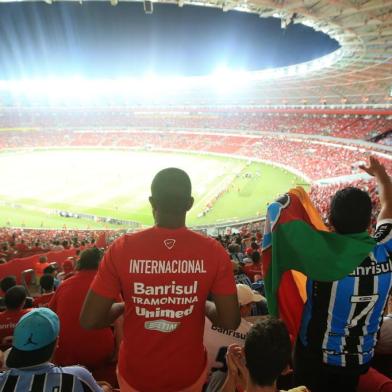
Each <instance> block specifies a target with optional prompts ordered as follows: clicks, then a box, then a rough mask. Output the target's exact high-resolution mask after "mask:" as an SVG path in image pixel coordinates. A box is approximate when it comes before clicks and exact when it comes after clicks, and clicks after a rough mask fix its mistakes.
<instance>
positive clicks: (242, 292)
mask: <svg viewBox="0 0 392 392" xmlns="http://www.w3.org/2000/svg"><path fill="white" fill-rule="evenodd" d="M237 296H238V302H239V304H240V305H248V304H250V303H252V302H260V301H261V300H262V299H263V296H262V295H260V294H259V293H257V292H255V291H253V290H252V289H251V288H250V287H249V286H247V285H246V284H242V283H238V284H237Z"/></svg>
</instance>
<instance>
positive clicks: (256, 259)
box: [251, 251, 261, 263]
mask: <svg viewBox="0 0 392 392" xmlns="http://www.w3.org/2000/svg"><path fill="white" fill-rule="evenodd" d="M251 258H252V261H253V262H254V263H260V260H261V255H260V253H259V252H257V251H255V252H253V253H252V256H251Z"/></svg>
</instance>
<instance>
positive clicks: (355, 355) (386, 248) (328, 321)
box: [299, 219, 392, 370]
mask: <svg viewBox="0 0 392 392" xmlns="http://www.w3.org/2000/svg"><path fill="white" fill-rule="evenodd" d="M374 238H375V240H376V241H377V244H376V246H375V247H374V249H373V250H372V252H370V254H369V256H368V257H366V259H365V260H364V261H363V262H362V263H361V264H360V265H359V266H358V267H357V268H356V269H355V270H354V271H353V272H352V273H351V274H349V275H348V276H346V277H345V278H343V279H341V280H338V281H334V282H320V281H312V280H310V279H308V280H307V286H306V290H307V298H308V300H307V302H306V304H305V307H304V312H303V315H302V322H301V328H300V335H299V338H300V340H301V342H302V344H303V345H304V346H305V347H307V348H308V349H309V350H311V351H312V352H315V353H316V354H319V355H320V356H322V361H323V363H325V364H327V365H332V366H338V367H342V368H347V369H359V370H362V369H363V370H366V369H367V367H369V362H370V360H371V359H372V358H373V353H374V347H375V345H376V343H377V333H378V331H379V328H380V325H381V322H382V317H383V312H384V308H385V305H386V303H387V300H388V296H389V292H390V290H391V284H392V274H391V271H392V260H391V259H392V219H385V220H382V221H379V222H378V224H377V228H376V232H375V234H374Z"/></svg>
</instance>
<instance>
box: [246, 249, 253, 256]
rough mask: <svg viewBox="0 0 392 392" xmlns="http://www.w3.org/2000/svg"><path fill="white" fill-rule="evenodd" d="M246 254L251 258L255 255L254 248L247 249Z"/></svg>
mask: <svg viewBox="0 0 392 392" xmlns="http://www.w3.org/2000/svg"><path fill="white" fill-rule="evenodd" d="M245 253H246V254H247V255H248V256H250V255H251V254H252V253H253V248H246V250H245Z"/></svg>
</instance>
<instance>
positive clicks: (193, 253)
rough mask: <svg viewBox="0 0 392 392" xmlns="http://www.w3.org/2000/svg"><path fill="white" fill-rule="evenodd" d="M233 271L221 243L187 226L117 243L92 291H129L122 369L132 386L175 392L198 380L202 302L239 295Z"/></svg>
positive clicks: (201, 356)
mask: <svg viewBox="0 0 392 392" xmlns="http://www.w3.org/2000/svg"><path fill="white" fill-rule="evenodd" d="M231 268H232V267H231V263H230V260H229V257H228V255H227V253H226V252H225V250H224V249H223V248H222V246H221V245H220V244H219V243H218V242H217V241H215V240H213V239H210V238H207V237H204V236H201V235H199V234H197V233H194V232H192V231H190V230H188V229H187V228H185V227H182V228H179V229H167V228H161V227H154V228H151V229H148V230H145V231H143V232H139V233H136V234H132V235H125V236H123V237H121V238H120V239H119V240H117V241H116V242H115V243H114V244H113V245H112V247H111V248H110V249H109V250H108V252H107V253H106V255H105V257H104V259H103V261H102V263H101V266H100V269H99V272H98V275H97V278H96V280H95V281H94V283H93V285H92V290H93V291H94V292H96V293H97V294H100V295H102V296H106V297H112V298H114V297H115V296H116V295H117V294H118V293H119V292H120V291H121V292H122V294H123V296H124V301H125V304H126V309H125V322H124V340H123V345H122V349H121V352H120V360H119V371H120V373H121V374H122V375H123V376H124V378H126V380H127V381H128V383H129V384H130V385H132V386H133V387H134V388H136V389H138V390H143V391H154V390H155V391H156V390H160V391H170V390H181V388H182V387H185V386H187V385H189V384H190V380H193V381H196V379H197V377H198V376H199V375H200V374H201V373H202V371H203V368H204V367H205V365H206V357H205V351H204V347H203V325H204V315H205V313H204V312H205V301H206V299H207V296H208V294H209V293H210V292H211V293H213V294H217V295H229V294H233V293H235V292H236V287H235V284H234V279H233V274H232V271H231ZM135 353H137V355H135ZM146 364H148V367H147V368H146V366H145V365H146ZM173 383H174V384H173Z"/></svg>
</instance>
